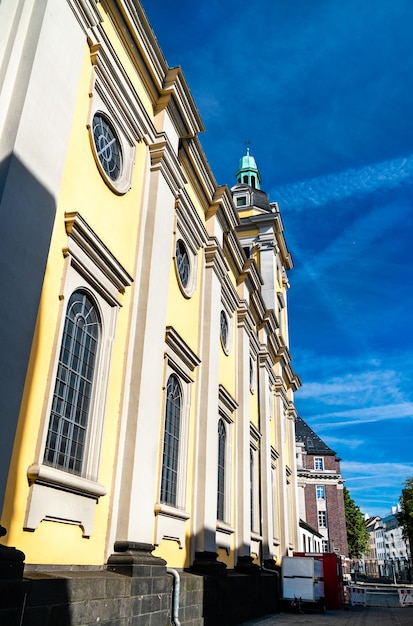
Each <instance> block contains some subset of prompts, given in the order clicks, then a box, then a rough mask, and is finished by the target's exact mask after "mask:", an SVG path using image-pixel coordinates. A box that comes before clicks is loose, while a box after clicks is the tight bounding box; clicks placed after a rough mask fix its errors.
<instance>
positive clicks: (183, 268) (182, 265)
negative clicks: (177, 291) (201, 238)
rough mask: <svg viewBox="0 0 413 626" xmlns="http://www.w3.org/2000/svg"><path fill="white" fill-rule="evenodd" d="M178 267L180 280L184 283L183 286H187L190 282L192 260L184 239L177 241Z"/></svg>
mask: <svg viewBox="0 0 413 626" xmlns="http://www.w3.org/2000/svg"><path fill="white" fill-rule="evenodd" d="M175 255H176V257H175V258H176V267H177V269H178V276H179V280H180V281H181V283H182V287H184V288H185V287H187V286H188V283H189V271H190V262H189V255H188V250H187V249H186V246H185V244H184V242H183V241H182V239H178V241H177V242H176V250H175Z"/></svg>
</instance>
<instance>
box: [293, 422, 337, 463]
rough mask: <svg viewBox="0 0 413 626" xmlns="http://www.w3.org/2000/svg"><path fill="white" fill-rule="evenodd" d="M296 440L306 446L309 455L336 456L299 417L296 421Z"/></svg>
mask: <svg viewBox="0 0 413 626" xmlns="http://www.w3.org/2000/svg"><path fill="white" fill-rule="evenodd" d="M295 440H296V441H297V442H298V443H303V444H304V447H305V450H306V452H307V454H323V455H330V456H332V455H335V454H336V453H335V452H334V450H332V449H331V448H329V447H328V445H327V444H326V443H324V441H323V440H322V439H320V437H319V436H318V435H317V434H316V433H315V432H314V431H313V429H312V428H310V426H309V425H308V424H306V422H305V421H304V420H303V419H302V418H301V417H299V416H297V417H296V420H295Z"/></svg>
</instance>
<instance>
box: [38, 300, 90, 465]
mask: <svg viewBox="0 0 413 626" xmlns="http://www.w3.org/2000/svg"><path fill="white" fill-rule="evenodd" d="M100 326H101V324H100V319H99V315H98V312H97V309H96V306H95V304H94V301H93V300H92V299H91V298H90V297H89V296H88V295H87V294H86V293H84V292H82V291H75V292H74V293H73V294H72V295H71V296H70V299H69V302H68V305H67V310H66V317H65V325H64V330H63V337H62V343H61V349H60V356H59V363H58V369H57V375H56V382H55V389H54V393H53V400H52V408H51V413H50V421H49V428H48V434H47V440H46V448H45V453H44V462H45V463H46V464H47V465H52V466H53V467H57V468H59V469H63V470H65V471H68V472H71V473H74V474H81V473H82V466H83V459H84V454H85V445H86V433H87V426H88V419H89V412H90V406H91V401H92V391H93V380H94V374H95V368H96V358H97V354H98V345H99V335H100Z"/></svg>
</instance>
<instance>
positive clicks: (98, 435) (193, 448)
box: [0, 0, 301, 623]
mask: <svg viewBox="0 0 413 626" xmlns="http://www.w3.org/2000/svg"><path fill="white" fill-rule="evenodd" d="M0 24H1V26H0V28H1V34H2V36H1V37H0V40H1V44H0V45H1V46H2V48H1V59H2V68H3V72H2V75H1V83H0V88H1V92H0V97H1V100H2V103H3V106H2V107H1V108H0V110H1V118H0V133H1V134H0V149H1V158H2V169H1V179H0V185H1V189H0V191H1V196H0V207H1V212H2V216H3V227H2V229H1V237H2V245H1V253H0V254H1V263H2V278H1V280H2V281H3V288H4V293H8V295H9V298H8V299H7V302H6V299H4V301H3V303H2V305H1V307H2V309H1V314H2V316H3V320H4V323H3V325H2V331H1V332H2V345H3V350H2V354H1V357H0V358H1V360H2V363H1V369H2V372H3V376H2V380H1V383H0V384H1V385H2V387H3V389H2V392H3V393H2V398H3V400H2V401H3V403H4V404H3V415H4V417H3V423H4V430H3V433H4V435H2V441H1V446H2V449H1V460H0V463H1V464H2V467H1V476H2V483H1V484H0V498H1V505H2V512H1V524H2V526H3V527H4V528H5V529H7V535H6V537H4V538H3V543H4V545H5V546H9V547H10V548H11V547H16V548H18V549H19V550H20V551H22V552H23V553H24V563H25V571H27V572H29V571H30V570H31V569H32V570H33V569H36V571H38V570H39V569H42V568H46V569H49V570H50V568H52V569H53V568H54V569H55V570H56V569H58V570H61V571H63V570H65V569H71V570H73V569H75V568H76V567H78V568H82V569H83V570H85V569H86V570H87V569H88V568H89V569H91V570H99V569H105V568H107V567H108V564H109V566H111V567H112V570H113V571H116V567H117V564H118V563H119V554H120V555H122V554H125V553H127V554H128V555H129V556H130V555H131V554H132V553H133V552H134V550H135V549H136V548H137V546H138V547H139V550H140V551H142V550H143V549H144V550H146V551H147V552H148V553H150V555H151V558H154V559H156V558H158V559H160V560H162V562H165V563H166V564H167V566H168V567H169V568H174V569H175V570H177V571H184V570H185V571H190V572H194V573H195V574H196V573H199V574H205V573H206V572H207V573H209V574H210V573H215V572H216V573H217V575H220V574H221V575H222V573H223V572H229V571H233V572H236V571H237V570H239V571H243V572H248V571H251V572H256V571H258V570H260V568H261V571H262V570H263V568H265V569H270V570H274V571H275V570H276V568H277V567H278V566H280V564H281V561H282V557H283V556H284V555H289V554H292V553H293V552H294V551H296V550H299V549H300V548H301V545H300V532H299V511H298V499H297V491H296V484H297V470H296V458H295V454H296V452H295V419H296V411H295V407H294V400H293V393H294V391H295V390H296V389H297V388H298V387H299V385H300V381H299V378H298V377H297V375H296V374H295V373H294V371H293V368H292V365H291V355H290V352H289V348H288V307H287V292H288V289H289V282H288V277H287V273H288V272H289V270H291V269H292V266H293V264H292V259H291V255H290V253H289V251H288V247H287V244H286V240H285V236H284V230H283V223H282V219H281V214H280V210H279V207H278V206H277V204H276V203H274V202H270V201H269V199H268V196H267V194H266V193H265V192H264V191H262V190H261V188H260V187H261V184H260V183H261V181H260V172H259V169H258V167H257V164H256V162H255V159H254V158H253V157H252V155H250V154H249V151H248V150H247V154H245V155H244V156H243V157H242V158H241V159H240V163H239V167H238V170H237V172H236V184H235V185H234V186H232V187H231V188H229V187H227V186H218V185H217V183H216V181H215V179H214V176H213V173H212V172H211V170H210V167H209V165H208V163H207V160H206V158H205V155H204V152H203V150H202V146H201V142H200V139H199V134H200V133H202V131H203V124H202V120H201V118H200V115H199V112H198V110H197V108H196V104H195V103H194V101H193V98H192V95H191V93H190V91H189V88H188V85H187V83H186V81H185V77H184V75H183V73H182V70H181V69H180V68H169V67H168V65H167V63H166V61H165V59H164V57H163V55H162V52H161V50H160V48H159V45H158V42H157V40H156V37H155V35H154V33H153V32H152V30H151V28H150V25H149V24H148V21H147V19H146V16H145V14H144V12H143V10H142V8H141V6H140V4H139V3H138V2H137V1H136V2H129V1H127V0H112V1H110V0H102V1H101V2H96V1H94V0H53V1H52V0H44V1H42V2H36V3H25V2H23V1H20V2H17V3H16V2H12V1H11V0H4V1H3V2H2V3H1V6H0ZM143 547H144V548H143ZM139 550H138V551H139ZM131 558H132V557H131ZM111 559H112V560H111ZM120 560H121V559H120ZM132 560H133V559H132ZM188 623H189V622H188ZM216 623H218V622H216Z"/></svg>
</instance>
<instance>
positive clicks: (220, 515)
mask: <svg viewBox="0 0 413 626" xmlns="http://www.w3.org/2000/svg"><path fill="white" fill-rule="evenodd" d="M226 438H227V433H226V430H225V424H224V422H223V420H222V419H220V420H219V422H218V497H217V519H219V520H220V521H222V522H223V521H224V518H225V448H226Z"/></svg>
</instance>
